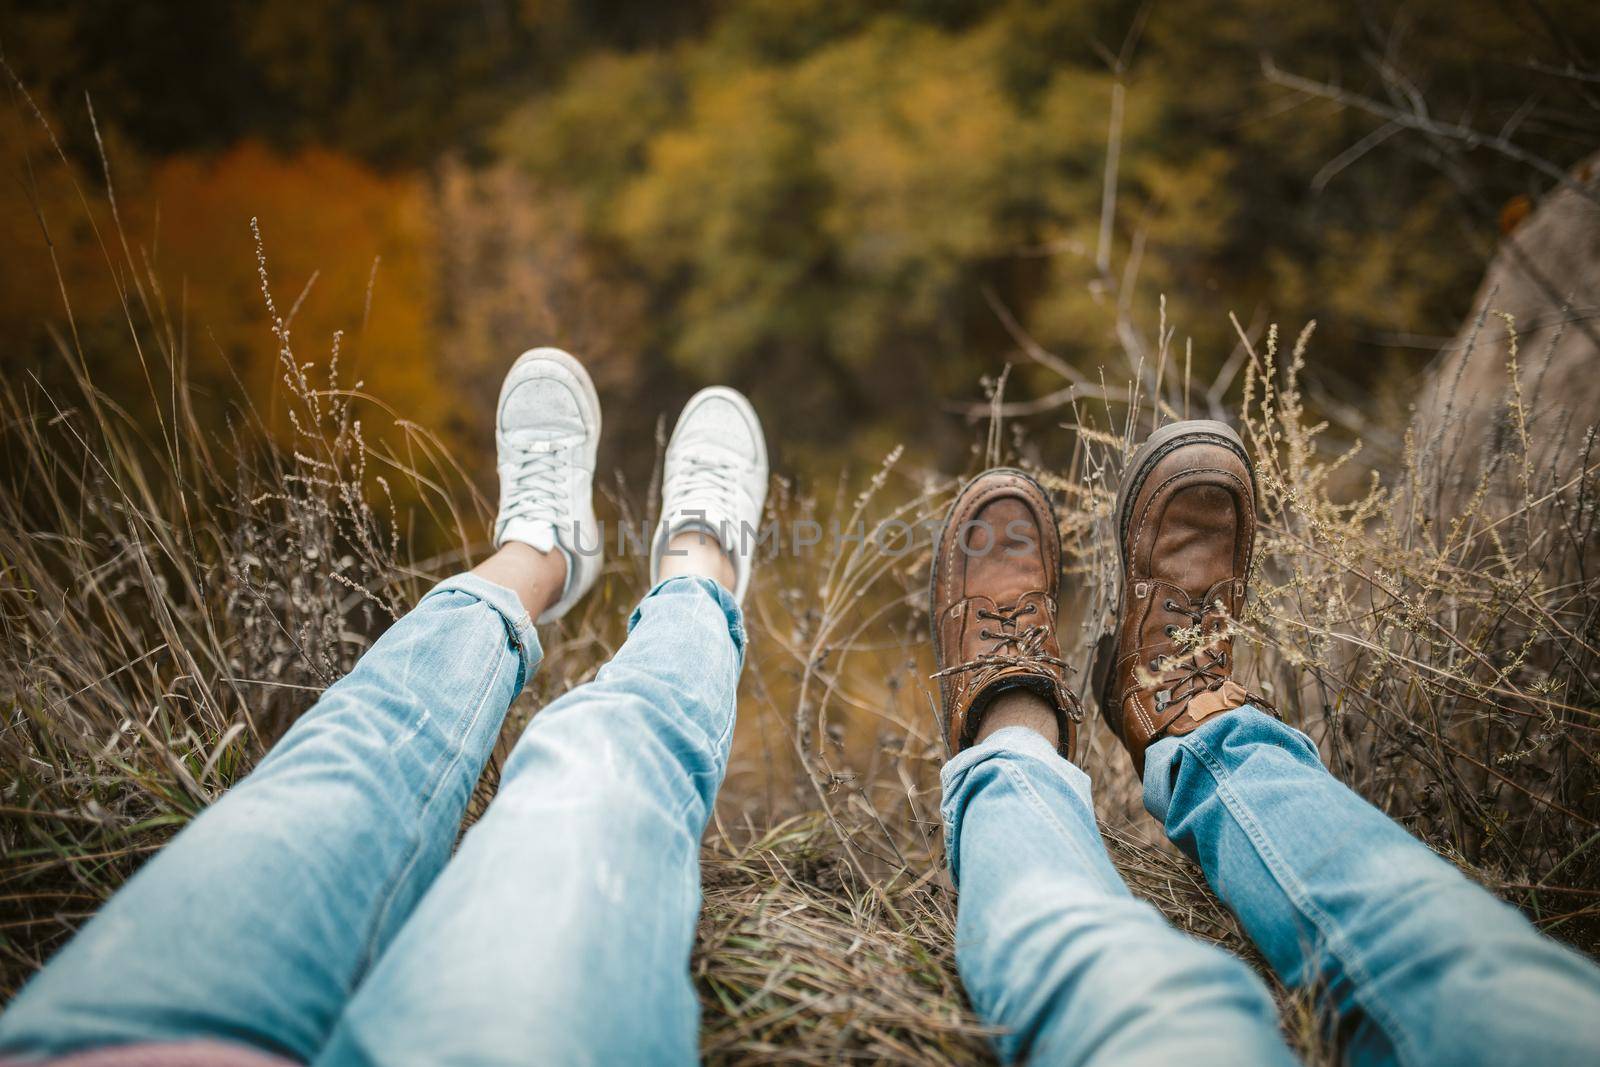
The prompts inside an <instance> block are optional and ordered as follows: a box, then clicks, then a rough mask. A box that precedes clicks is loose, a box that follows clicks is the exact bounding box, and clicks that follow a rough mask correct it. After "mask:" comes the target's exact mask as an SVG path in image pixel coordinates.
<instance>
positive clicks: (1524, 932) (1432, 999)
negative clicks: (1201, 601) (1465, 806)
mask: <svg viewBox="0 0 1600 1067" xmlns="http://www.w3.org/2000/svg"><path fill="white" fill-rule="evenodd" d="M1145 806H1146V807H1147V808H1148V809H1149V811H1150V813H1151V814H1152V815H1154V816H1155V817H1156V818H1158V819H1161V820H1162V822H1163V823H1164V824H1165V826H1166V830H1167V833H1168V835H1169V836H1170V837H1171V838H1172V840H1173V841H1174V842H1176V843H1177V844H1178V845H1179V847H1181V848H1182V849H1183V850H1184V851H1185V852H1187V853H1188V854H1189V855H1191V856H1193V857H1194V858H1195V859H1196V860H1198V861H1199V863H1200V865H1201V866H1202V867H1203V868H1204V869H1205V873H1206V878H1207V880H1208V881H1209V882H1210V883H1211V886H1212V888H1214V889H1215V890H1216V891H1217V894H1218V895H1219V896H1221V897H1222V899H1223V900H1224V901H1225V902H1226V903H1227V904H1228V906H1229V907H1230V908H1232V909H1233V912H1234V914H1236V915H1237V916H1238V917H1239V920H1240V922H1241V923H1243V924H1244V927H1245V929H1246V930H1247V931H1248V932H1249V934H1250V936H1251V937H1252V938H1253V939H1254V940H1255V942H1256V944H1257V945H1259V946H1260V948H1261V951H1262V953H1263V954H1264V955H1265V956H1266V957H1267V959H1268V960H1269V961H1270V962H1271V964H1272V966H1273V967H1274V968H1275V969H1276V970H1277V972H1278V973H1279V974H1280V975H1281V976H1282V977H1283V979H1284V981H1285V982H1287V983H1289V984H1291V985H1296V986H1308V985H1309V986H1313V987H1315V988H1318V989H1321V990H1322V991H1323V992H1324V993H1325V996H1326V1001H1327V1003H1328V1004H1329V1006H1330V1007H1331V1008H1332V1010H1333V1011H1334V1012H1335V1013H1336V1014H1337V1016H1338V1019H1339V1022H1340V1026H1341V1031H1342V1032H1343V1033H1344V1034H1345V1035H1346V1036H1347V1038H1348V1041H1349V1045H1348V1052H1349V1057H1350V1059H1351V1061H1352V1062H1356V1063H1395V1062H1398V1063H1403V1064H1414V1065H1419V1067H1420V1065H1422V1064H1429V1065H1434V1064H1472V1063H1538V1064H1580V1063H1581V1064H1592V1063H1596V1062H1600V969H1597V968H1596V967H1595V966H1594V964H1592V963H1591V962H1590V961H1588V960H1586V959H1584V958H1583V957H1581V956H1579V955H1578V954H1577V953H1575V952H1573V951H1571V950H1569V949H1566V948H1563V947H1562V946H1560V945H1558V944H1556V942H1554V941H1551V940H1550V939H1548V938H1545V937H1543V936H1541V935H1540V934H1539V933H1538V931H1536V930H1535V929H1534V928H1533V926H1532V925H1531V924H1530V923H1529V922H1528V921H1527V919H1526V918H1524V917H1523V916H1522V914H1521V913H1520V912H1518V911H1517V910H1516V909H1515V908H1513V907H1511V906H1510V905H1508V904H1505V903H1503V902H1501V901H1499V900H1496V899H1495V898H1494V897H1493V896H1492V895H1490V894H1489V893H1488V892H1486V891H1485V890H1484V889H1483V888H1482V887H1480V886H1478V885H1476V884H1474V883H1473V882H1470V881H1468V880H1467V878H1465V877H1464V876H1463V875H1462V874H1461V872H1460V871H1459V870H1457V869H1456V868H1455V867H1454V866H1453V865H1452V864H1450V863H1447V862H1446V861H1445V860H1443V859H1442V858H1440V857H1439V856H1436V855H1435V854H1434V853H1433V852H1432V851H1430V850H1429V849H1428V848H1427V847H1426V846H1424V845H1423V844H1422V843H1421V842H1419V841H1418V840H1416V839H1415V838H1414V837H1412V836H1411V835H1410V834H1408V833H1406V832H1405V830H1403V829H1401V827H1400V826H1399V825H1397V824H1396V823H1394V822H1393V821H1391V820H1390V819H1389V818H1388V817H1387V816H1385V815H1384V814H1382V813H1381V812H1379V811H1378V810H1377V809H1376V808H1374V807H1372V806H1371V805H1369V804H1368V803H1367V802H1366V801H1364V800H1362V799H1361V798H1360V797H1358V796H1357V795H1356V794H1355V793H1353V792H1352V791H1351V790H1349V789H1348V788H1346V787H1345V786H1344V785H1342V784H1341V783H1339V782H1338V781H1337V780H1335V779H1334V778H1333V776H1332V775H1330V774H1329V773H1328V772H1327V770H1326V769H1324V767H1323V766H1322V763H1321V761H1320V760H1319V759H1318V757H1317V750H1316V748H1315V746H1313V745H1312V743H1311V741H1310V740H1309V739H1308V738H1307V737H1306V736H1305V735H1304V734H1301V733H1300V732H1299V731H1297V730H1294V729H1292V728H1291V727H1289V726H1286V725H1284V724H1283V723H1281V722H1279V721H1278V720H1276V719H1274V718H1271V717H1270V716H1268V715H1264V714H1262V713H1261V712H1260V711H1257V710H1255V709H1254V708H1246V709H1243V710H1241V711H1238V712H1234V713H1232V714H1229V715H1224V716H1220V717H1218V718H1217V719H1215V720H1213V721H1212V722H1210V723H1207V724H1206V725H1205V726H1203V727H1201V728H1200V729H1199V730H1197V731H1195V732H1194V733H1192V734H1189V735H1187V736H1186V737H1182V738H1168V739H1165V740H1162V741H1159V742H1157V743H1156V744H1154V745H1152V746H1150V749H1149V751H1148V752H1147V753H1146V755H1145Z"/></svg>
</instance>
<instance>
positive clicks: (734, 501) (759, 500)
mask: <svg viewBox="0 0 1600 1067" xmlns="http://www.w3.org/2000/svg"><path fill="white" fill-rule="evenodd" d="M665 467H666V471H665V477H664V478H663V479H662V486H661V522H660V524H659V525H658V526H656V535H655V541H654V542H653V543H652V545H651V549H650V584H651V585H652V586H653V585H655V584H656V583H657V582H659V581H660V580H661V555H662V552H663V551H665V549H666V547H667V543H668V542H669V541H671V540H672V538H673V537H675V536H677V535H678V534H680V533H682V532H683V531H685V530H694V529H701V530H705V531H706V532H708V533H710V534H711V535H712V536H714V537H715V538H716V539H717V542H718V543H719V544H720V545H721V546H722V550H723V551H724V552H726V553H727V554H728V558H729V559H730V560H732V561H733V570H734V575H735V582H734V593H733V595H734V598H735V599H737V600H738V601H739V602H741V603H743V601H744V594H745V590H746V589H748V588H749V586H750V562H751V561H750V557H751V555H752V553H753V552H754V551H755V547H756V539H757V536H758V532H759V529H760V526H761V508H762V505H763V504H765V503H766V501H767V443H766V439H765V438H764V437H763V436H762V433H761V420H760V419H759V418H757V417H756V411H755V408H753V407H751V406H750V401H748V400H746V399H745V398H744V396H743V395H742V394H740V393H738V392H735V391H734V390H732V389H729V388H726V387H725V386H720V385H716V386H712V387H711V388H709V389H702V390H700V391H699V392H698V393H696V394H695V395H694V396H692V397H690V398H689V402H688V403H687V404H685V405H684V407H683V414H682V415H679V416H678V425H677V426H676V427H675V428H674V429H673V431H672V439H671V440H670V441H668V442H667V455H666V462H665Z"/></svg>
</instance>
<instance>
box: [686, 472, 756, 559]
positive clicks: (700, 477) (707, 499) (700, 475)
mask: <svg viewBox="0 0 1600 1067" xmlns="http://www.w3.org/2000/svg"><path fill="white" fill-rule="evenodd" d="M739 473H740V472H739V471H738V470H737V469H735V467H734V465H733V464H731V463H729V462H728V461H727V460H724V459H715V458H709V457H705V456H696V455H686V456H684V457H683V468H682V469H681V470H680V471H679V472H677V477H675V478H674V479H673V483H674V484H673V489H674V492H673V505H672V508H671V509H670V511H669V515H668V522H669V523H670V524H671V525H672V526H674V527H676V526H679V525H681V524H683V523H684V522H685V520H687V521H690V522H693V521H697V520H700V521H704V522H706V523H708V524H710V525H711V526H712V529H713V530H714V531H715V532H716V534H717V535H718V537H719V538H721V537H725V536H728V535H729V534H731V533H737V532H738V531H724V530H723V529H721V527H722V526H724V525H727V524H729V523H731V522H733V521H734V518H735V516H737V515H738V514H739V504H738V494H739V493H740V492H741V491H742V490H741V487H740V485H739ZM685 512H693V514H687V515H686V514H685ZM702 512H703V513H704V514H701V513H702ZM723 548H725V549H728V551H730V552H731V551H733V549H732V548H731V547H729V546H728V545H726V544H725V545H723Z"/></svg>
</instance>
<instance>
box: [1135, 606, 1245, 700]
mask: <svg viewBox="0 0 1600 1067" xmlns="http://www.w3.org/2000/svg"><path fill="white" fill-rule="evenodd" d="M1162 607H1163V608H1165V609H1166V610H1167V611H1169V612H1171V613H1173V614H1175V615H1182V616H1184V617H1185V618H1187V619H1188V620H1189V621H1190V623H1191V625H1192V626H1193V628H1194V630H1195V644H1194V647H1193V648H1192V649H1191V650H1190V651H1189V652H1188V653H1187V654H1185V655H1179V656H1176V657H1174V656H1157V657H1155V658H1154V659H1152V660H1151V661H1150V664H1149V667H1150V671H1151V673H1153V674H1159V675H1161V676H1162V681H1163V682H1164V683H1165V688H1163V689H1161V690H1158V691H1157V692H1156V694H1155V700H1156V712H1157V713H1158V714H1160V713H1162V712H1166V711H1171V712H1172V713H1173V715H1174V717H1176V715H1177V714H1178V713H1179V712H1181V711H1182V709H1183V705H1184V704H1186V703H1187V702H1188V701H1190V700H1191V699H1193V698H1194V697H1197V696H1199V695H1200V694H1201V693H1207V692H1213V691H1215V690H1218V689H1221V688H1222V686H1223V683H1225V682H1227V681H1229V680H1231V679H1232V677H1233V673H1232V671H1231V670H1230V669H1229V666H1228V663H1229V655H1230V654H1229V652H1228V650H1226V649H1221V648H1217V647H1216V646H1215V645H1214V644H1213V645H1206V644H1204V642H1205V641H1206V639H1207V638H1213V639H1216V640H1221V639H1222V638H1224V637H1225V636H1226V634H1227V622H1228V611H1227V609H1226V608H1224V607H1223V606H1222V601H1220V600H1213V601H1211V602H1209V603H1205V604H1201V605H1200V606H1199V607H1195V606H1194V605H1192V604H1179V603H1178V602H1177V601H1176V600H1174V599H1172V598H1171V597H1168V598H1167V599H1166V602H1165V603H1163V604H1162ZM1210 618H1216V619H1219V620H1220V625H1216V626H1211V627H1209V628H1208V627H1207V626H1206V620H1207V619H1210ZM1165 633H1166V636H1167V637H1168V638H1169V639H1171V640H1174V641H1176V640H1177V639H1178V638H1179V633H1178V628H1177V627H1176V626H1168V627H1167V628H1166V630H1165Z"/></svg>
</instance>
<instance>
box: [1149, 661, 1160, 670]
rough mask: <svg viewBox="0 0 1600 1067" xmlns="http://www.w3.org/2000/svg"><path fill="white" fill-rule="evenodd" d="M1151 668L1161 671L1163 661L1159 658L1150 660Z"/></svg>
mask: <svg viewBox="0 0 1600 1067" xmlns="http://www.w3.org/2000/svg"><path fill="white" fill-rule="evenodd" d="M1150 669H1151V670H1153V671H1159V670H1160V669H1161V661H1160V660H1158V659H1153V660H1151V661H1150Z"/></svg>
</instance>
